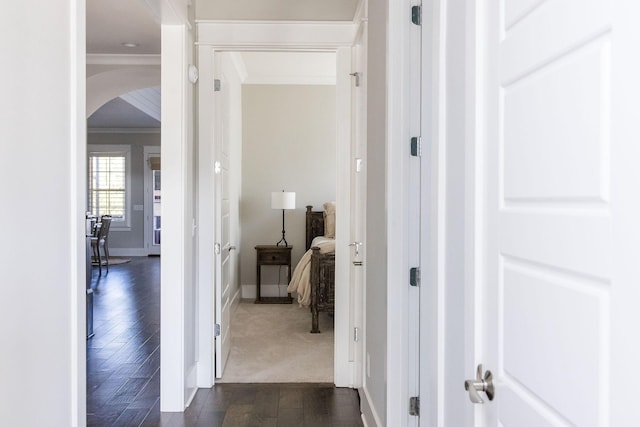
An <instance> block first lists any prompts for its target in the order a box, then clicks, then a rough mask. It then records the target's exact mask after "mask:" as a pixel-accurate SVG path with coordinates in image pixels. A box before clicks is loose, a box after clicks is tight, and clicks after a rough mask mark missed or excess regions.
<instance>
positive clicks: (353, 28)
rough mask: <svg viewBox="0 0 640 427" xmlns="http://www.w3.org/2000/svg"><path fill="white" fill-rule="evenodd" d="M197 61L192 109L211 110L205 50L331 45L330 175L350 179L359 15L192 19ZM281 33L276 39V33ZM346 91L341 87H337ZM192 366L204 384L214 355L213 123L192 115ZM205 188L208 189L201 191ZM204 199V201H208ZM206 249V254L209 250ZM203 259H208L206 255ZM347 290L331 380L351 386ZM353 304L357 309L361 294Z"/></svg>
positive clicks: (209, 55) (343, 199)
mask: <svg viewBox="0 0 640 427" xmlns="http://www.w3.org/2000/svg"><path fill="white" fill-rule="evenodd" d="M197 25H198V35H199V40H198V43H197V45H198V54H199V58H198V65H199V68H200V75H201V76H202V78H201V79H200V83H199V85H200V87H199V101H198V102H199V112H198V114H199V116H200V117H201V116H203V115H207V114H213V105H214V103H213V98H214V96H213V79H212V78H210V77H211V76H213V75H214V74H213V72H214V71H213V70H214V68H213V52H215V51H243V50H252V51H269V50H271V51H273V50H281V51H282V50H286V51H305V52H309V51H323V52H326V51H333V52H335V53H336V62H337V64H336V68H337V75H336V104H337V110H336V116H337V118H338V122H337V141H336V155H337V159H336V161H337V164H336V166H337V170H338V175H339V176H338V180H337V182H344V181H348V180H349V179H350V164H351V162H350V160H349V159H350V158H351V152H350V147H351V144H350V139H351V113H352V112H351V95H350V88H351V84H352V82H351V76H350V75H349V74H350V73H351V72H352V71H351V48H352V47H353V46H354V45H355V42H356V36H357V34H358V32H359V30H360V25H361V22H360V20H359V19H358V20H357V21H354V22H295V21H294V22H290V21H284V22H264V21H256V22H223V21H201V22H198V24H197ZM283 34H287V37H286V38H285V39H283V37H282V35H283ZM345 91H346V93H343V92H345ZM199 123H200V124H199V134H198V140H199V144H198V150H199V155H198V158H199V172H198V174H199V175H198V176H199V182H198V191H199V195H200V196H199V211H198V216H199V218H200V224H199V249H200V252H199V263H198V264H199V266H198V273H199V278H198V290H199V296H200V298H199V300H200V308H199V311H200V313H199V336H198V341H199V345H198V346H199V349H200V350H199V356H200V358H199V361H198V365H199V369H198V386H199V387H211V385H213V384H214V382H215V372H214V369H213V367H214V366H215V356H214V353H213V343H212V337H213V322H212V319H214V310H213V301H214V289H213V286H212V283H213V280H212V279H213V274H214V272H213V269H212V268H211V266H210V265H207V263H206V262H205V261H206V259H207V257H208V256H209V252H211V253H212V251H213V244H214V241H213V237H214V236H213V226H212V224H208V223H207V221H204V218H213V206H214V205H213V196H212V195H213V193H212V191H213V188H212V183H211V182H207V181H208V180H210V177H211V176H212V174H213V146H211V144H203V143H202V142H203V141H213V137H214V135H213V129H212V128H211V126H205V125H204V124H203V121H199ZM207 192H209V193H207ZM209 199H211V200H209ZM336 202H337V203H339V204H341V205H343V206H348V204H349V203H350V197H349V188H348V187H344V186H342V187H341V186H336ZM337 215H338V217H337V219H336V226H337V227H338V230H337V233H336V234H337V236H338V238H337V240H336V281H338V280H346V281H348V280H349V264H348V263H349V262H350V257H349V250H348V249H349V247H348V246H347V245H348V243H349V241H348V239H349V234H350V233H349V227H350V225H349V209H341V210H339V211H338V213H337ZM211 256H212V254H211ZM209 259H211V258H209ZM349 293H350V289H349V287H344V288H341V289H336V307H335V322H336V324H338V325H345V326H344V327H343V328H336V329H335V336H334V339H335V346H334V355H335V357H334V382H335V384H336V385H337V386H339V387H357V386H359V384H357V383H356V379H358V378H359V375H358V374H357V372H358V370H361V366H362V363H361V361H360V360H353V361H350V360H349V353H350V351H349V350H350V338H351V336H352V335H351V333H350V331H351V327H352V326H353V325H351V324H350V311H351V310H354V308H353V307H350V304H349V301H350V295H349ZM354 304H358V305H359V306H358V308H357V309H356V310H355V312H357V313H362V304H363V301H354Z"/></svg>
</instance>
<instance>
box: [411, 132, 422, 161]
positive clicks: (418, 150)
mask: <svg viewBox="0 0 640 427" xmlns="http://www.w3.org/2000/svg"><path fill="white" fill-rule="evenodd" d="M411 155H412V156H414V157H420V156H422V137H421V136H414V137H412V138H411Z"/></svg>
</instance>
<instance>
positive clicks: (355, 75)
mask: <svg viewBox="0 0 640 427" xmlns="http://www.w3.org/2000/svg"><path fill="white" fill-rule="evenodd" d="M349 75H350V76H353V77H355V78H356V87H360V75H361V74H360V73H358V72H357V71H356V72H355V73H351V74H349Z"/></svg>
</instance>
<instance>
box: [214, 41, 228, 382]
mask: <svg viewBox="0 0 640 427" xmlns="http://www.w3.org/2000/svg"><path fill="white" fill-rule="evenodd" d="M221 60H222V59H221V57H220V54H217V55H216V57H215V60H214V64H215V66H214V69H215V70H216V72H215V74H216V76H217V77H216V78H218V79H220V81H221V90H220V91H219V92H216V94H215V98H216V100H215V119H214V120H215V124H216V130H215V158H216V164H217V165H218V166H219V167H217V168H216V170H217V172H216V174H215V181H216V185H215V189H216V191H215V197H214V199H215V210H214V211H215V218H214V222H215V241H216V242H217V243H218V244H219V246H218V247H219V251H218V252H219V253H216V254H215V259H216V262H215V265H216V271H215V318H216V323H217V324H218V325H220V335H219V336H218V337H216V357H215V359H216V378H222V375H223V373H224V368H225V366H226V363H227V359H228V358H229V352H230V350H231V279H230V277H231V272H230V265H231V251H230V248H231V243H230V225H231V224H230V215H231V212H230V202H229V177H230V174H229V167H230V160H229V153H230V151H229V139H230V137H229V123H230V120H229V91H228V90H225V89H226V88H225V86H226V79H225V78H224V73H223V72H222V68H223V67H222V66H221V63H220V61H221Z"/></svg>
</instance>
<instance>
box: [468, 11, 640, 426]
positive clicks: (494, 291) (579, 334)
mask: <svg viewBox="0 0 640 427" xmlns="http://www.w3.org/2000/svg"><path fill="white" fill-rule="evenodd" d="M621 3H624V2H613V1H607V0H588V1H587V0H580V1H577V0H556V1H547V2H544V1H534V0H520V1H507V2H493V1H490V2H484V4H485V5H486V7H487V9H486V10H480V8H479V9H478V12H480V13H479V15H478V17H479V18H480V19H479V21H478V22H480V23H481V24H480V25H479V28H481V29H482V28H483V27H484V29H485V30H486V33H485V34H482V33H481V32H478V33H477V34H478V35H479V36H480V37H485V38H484V40H482V39H480V40H481V42H480V43H478V46H484V47H486V50H479V53H480V56H479V58H480V64H479V67H478V69H479V70H481V71H482V72H480V73H478V74H476V76H477V77H479V78H478V79H477V80H476V82H477V84H479V88H480V90H479V91H478V92H477V93H478V94H479V96H480V97H481V99H482V100H483V102H481V103H479V105H480V108H478V111H476V114H477V117H478V118H479V119H480V121H479V122H480V123H483V124H484V125H485V130H486V132H484V133H482V130H480V132H479V133H478V135H477V136H478V139H477V141H478V143H479V144H480V146H481V147H482V150H481V151H482V152H481V154H480V157H479V158H478V159H477V160H478V161H477V163H476V164H477V165H479V169H478V173H477V178H478V179H479V180H480V182H481V183H482V185H480V186H479V187H478V192H477V193H476V200H477V201H478V205H477V206H478V207H479V209H478V211H477V212H476V216H475V219H476V227H475V236H476V238H477V239H479V240H478V241H479V242H481V244H480V246H479V250H478V251H477V252H476V259H475V260H476V266H477V268H478V270H477V273H478V277H479V279H478V281H477V282H476V287H475V292H474V293H475V298H476V300H475V302H476V303H475V305H474V307H475V310H476V317H475V322H474V327H475V328H476V329H475V333H472V334H469V336H470V337H473V338H471V341H472V343H473V345H471V346H470V347H469V348H470V351H471V352H472V353H471V354H472V356H471V358H470V359H469V360H474V366H469V367H467V372H466V377H467V378H473V377H474V374H475V368H476V366H475V365H476V364H479V363H483V364H484V369H485V370H486V369H489V370H491V371H492V373H493V376H494V378H493V383H494V385H495V399H494V401H493V402H485V404H484V405H483V406H478V409H479V410H478V411H475V421H476V425H483V426H518V427H527V426H531V427H533V426H535V427H540V426H570V425H571V426H573V425H575V426H609V425H611V426H630V425H636V424H637V423H638V421H637V414H635V415H634V417H633V418H631V417H630V415H631V414H633V413H634V412H637V411H636V410H635V409H634V407H636V406H637V403H635V404H634V403H633V402H634V400H631V399H634V396H635V395H637V390H636V391H634V388H633V383H634V382H635V383H636V386H635V388H637V380H638V374H637V373H636V371H637V370H638V366H637V364H638V360H640V359H638V353H639V350H638V348H639V347H640V344H639V342H638V339H637V337H636V334H635V333H629V331H636V330H637V327H638V325H640V314H639V313H640V310H638V309H637V302H638V301H639V299H638V288H639V285H638V283H639V279H638V278H639V277H640V276H638V264H640V256H639V253H640V252H639V249H638V248H639V247H640V246H639V243H638V242H639V241H638V238H639V236H638V234H639V233H638V229H639V228H640V227H639V226H638V221H640V216H639V215H640V210H639V209H638V199H639V196H638V194H639V193H640V191H639V190H638V187H639V186H640V176H639V174H638V169H640V157H638V154H639V151H640V150H639V148H638V147H639V145H640V140H639V139H638V135H637V133H638V132H637V129H636V128H634V127H631V125H632V124H633V123H634V121H635V126H636V127H637V125H638V117H640V113H638V107H637V105H633V104H632V103H631V101H632V100H636V101H637V99H638V94H639V91H638V90H637V87H638V84H637V82H636V81H635V80H637V79H638V78H639V74H638V66H637V62H638V60H637V56H638V51H637V45H635V46H634V45H633V43H637V37H638V30H634V29H633V28H634V25H635V27H636V28H637V23H634V22H633V20H632V19H631V18H628V16H633V17H635V18H634V19H635V20H637V17H638V16H640V14H639V13H638V12H639V9H640V7H639V6H638V5H637V2H636V4H634V3H633V2H627V4H628V5H630V6H628V7H627V9H633V10H623V8H622V6H620V5H621ZM482 12H486V15H483V14H482ZM634 32H635V34H634ZM629 36H633V37H635V41H634V39H633V37H629ZM480 49H483V47H481V48H480ZM634 56H635V59H634ZM485 73H486V74H485ZM483 75H484V77H486V79H485V80H484V81H483V80H481V78H482V77H483ZM483 88H484V89H485V90H484V93H483V90H482V89H483ZM627 107H631V108H632V109H627ZM634 111H635V112H634ZM629 113H631V114H632V116H633V117H630V116H629ZM634 117H635V118H634ZM480 127H482V126H480ZM631 129H632V130H633V135H631V134H630V133H629V132H627V131H628V130H631ZM631 159H633V160H631ZM634 164H635V166H633V165H634ZM469 308H470V309H471V305H469ZM460 387H462V385H460ZM479 395H480V397H481V398H483V399H485V400H486V394H485V393H482V392H481V393H479ZM467 404H469V405H471V403H470V402H469V401H468V400H467ZM628 416H629V417H628ZM627 417H628V418H627Z"/></svg>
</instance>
